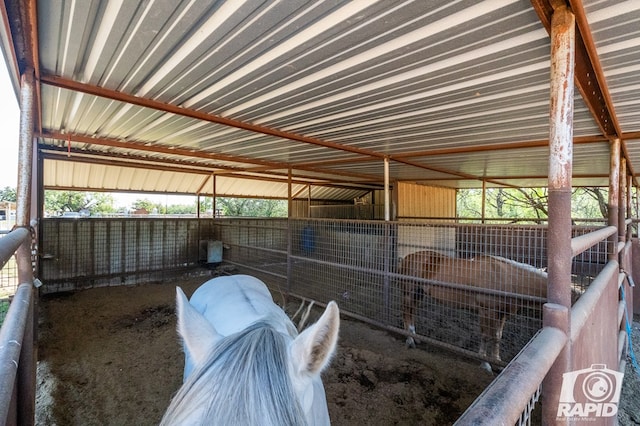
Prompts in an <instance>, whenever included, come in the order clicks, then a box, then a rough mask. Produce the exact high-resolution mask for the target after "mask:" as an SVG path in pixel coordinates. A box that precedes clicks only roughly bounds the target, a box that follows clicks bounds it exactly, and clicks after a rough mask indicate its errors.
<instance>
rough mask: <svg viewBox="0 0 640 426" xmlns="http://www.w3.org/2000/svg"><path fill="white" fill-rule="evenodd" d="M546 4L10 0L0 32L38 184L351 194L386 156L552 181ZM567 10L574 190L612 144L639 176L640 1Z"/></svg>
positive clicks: (398, 176)
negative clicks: (31, 106) (29, 88)
mask: <svg viewBox="0 0 640 426" xmlns="http://www.w3.org/2000/svg"><path fill="white" fill-rule="evenodd" d="M550 3H553V2H548V1H546V0H533V1H529V0H487V1H477V0H459V1H450V0H446V1H445V0H442V1H430V2H425V1H397V2H396V1H394V2H390V1H373V0H366V1H365V0H363V1H356V2H351V1H337V0H336V1H300V0H298V1H296V0H288V1H282V2H279V1H258V0H246V1H241V0H233V1H213V0H211V1H204V0H199V1H175V0H158V1H122V0H120V1H117V0H110V1H98V0H93V1H91V0H85V1H63V0H41V1H35V0H28V1H22V0H6V1H5V2H3V3H2V4H1V5H0V12H2V15H3V20H2V23H0V25H1V27H0V30H1V32H0V36H1V39H2V44H1V46H2V47H3V52H4V54H5V57H6V58H7V59H8V60H9V68H10V73H11V75H12V76H13V77H14V86H15V87H16V88H17V87H18V86H19V84H18V76H19V75H20V73H21V72H23V71H24V70H25V69H28V68H29V67H32V68H33V69H34V72H35V76H36V81H37V83H38V90H37V96H38V111H37V132H36V134H37V136H38V143H39V149H40V152H41V154H42V156H43V158H44V166H43V167H44V170H43V176H44V185H45V187H48V188H53V187H57V188H67V189H70V188H77V189H88V190H110V191H112V190H116V191H117V190H122V191H133V190H136V191H138V190H139V191H157V192H171V193H187V194H211V193H212V192H213V180H214V176H215V182H216V193H217V194H219V195H244V196H266V197H287V195H288V182H289V180H290V181H291V182H292V191H291V192H292V194H293V195H296V194H302V195H298V196H302V197H307V196H308V191H304V188H305V187H307V185H311V187H312V192H313V194H314V195H313V197H314V198H330V197H334V198H343V199H349V198H354V197H356V196H359V195H361V194H362V193H363V192H367V191H369V190H371V189H372V188H379V187H380V185H381V184H382V182H383V177H384V165H383V162H384V158H389V160H390V167H389V171H390V178H391V181H392V182H393V181H413V182H422V183H425V184H430V185H439V186H446V187H453V188H470V187H480V186H482V184H483V182H485V184H486V185H487V186H516V187H527V186H546V185H547V168H548V137H549V62H550V61H549V54H550V38H549V34H548V27H549V22H550V14H551V11H552V7H551V5H550ZM568 4H569V5H570V6H571V8H572V10H573V12H574V14H575V15H576V23H577V31H578V35H579V36H578V37H577V40H578V48H579V51H578V52H577V53H576V61H577V67H576V85H577V89H578V90H576V91H575V93H576V98H575V114H574V137H575V141H574V157H573V173H574V176H573V182H574V185H576V186H582V185H589V186H606V185H608V175H609V165H610V158H609V142H610V140H612V139H613V138H619V139H621V140H622V147H623V149H622V151H623V153H624V155H625V157H626V159H627V164H628V165H629V169H630V171H631V173H634V179H635V173H636V171H637V170H640V2H639V1H635V0H630V1H619V0H584V1H580V0H575V1H574V0H570V1H569V2H568ZM247 178H252V179H247ZM256 179H258V180H256ZM329 184H335V186H333V187H331V186H330V185H329Z"/></svg>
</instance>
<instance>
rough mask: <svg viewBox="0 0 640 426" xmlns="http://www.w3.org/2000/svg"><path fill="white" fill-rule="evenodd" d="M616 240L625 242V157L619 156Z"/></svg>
mask: <svg viewBox="0 0 640 426" xmlns="http://www.w3.org/2000/svg"><path fill="white" fill-rule="evenodd" d="M618 188H619V189H618V197H619V198H618V200H619V201H618V241H620V242H625V239H626V235H627V225H626V223H625V222H626V219H627V217H626V213H627V159H626V158H624V157H621V158H620V176H619V180H618Z"/></svg>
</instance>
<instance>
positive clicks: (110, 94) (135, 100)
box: [40, 74, 385, 158]
mask: <svg viewBox="0 0 640 426" xmlns="http://www.w3.org/2000/svg"><path fill="white" fill-rule="evenodd" d="M40 81H41V82H42V83H45V84H48V85H51V86H55V87H59V88H62V89H67V90H73V91H77V92H82V93H86V94H89V95H93V96H99V97H103V98H107V99H111V100H114V101H119V102H124V103H128V104H132V105H138V106H141V107H145V108H151V109H155V110H158V111H163V112H167V113H171V114H176V115H180V116H184V117H189V118H194V119H197V120H203V121H208V122H210V123H216V124H221V125H223V126H228V127H234V128H237V129H241V130H247V131H249V132H253V133H261V134H265V135H269V136H275V137H278V138H283V139H289V140H293V141H297V142H303V143H307V144H311V145H318V146H322V147H325V148H331V149H336V150H339V151H345V152H352V153H354V154H360V155H365V156H371V157H377V158H384V156H385V155H384V154H382V153H379V152H376V151H370V150H366V149H361V148H357V147H353V146H348V145H342V144H339V143H335V142H329V141H325V140H322V139H317V138H312V137H310V136H304V135H300V134H297V133H291V132H285V131H282V130H278V129H274V128H271V127H267V126H261V125H258V124H251V123H246V122H244V121H240V120H234V119H231V118H226V117H221V116H219V115H213V114H208V113H206V112H202V111H196V110H193V109H189V108H183V107H181V106H177V105H171V104H167V103H164V102H160V101H156V100H153V99H148V98H142V97H138V96H133V95H130V94H127V93H123V92H119V91H117V90H110V89H106V88H104V87H98V86H92V85H90V84H85V83H80V82H78V81H74V80H69V79H66V78H63V77H59V76H55V75H49V74H45V75H41V76H40Z"/></svg>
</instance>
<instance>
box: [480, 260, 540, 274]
mask: <svg viewBox="0 0 640 426" xmlns="http://www.w3.org/2000/svg"><path fill="white" fill-rule="evenodd" d="M483 256H487V257H490V258H492V259H495V260H497V261H499V262H504V263H508V264H510V265H513V266H516V267H518V268H520V269H525V270H527V271H530V272H533V273H536V274H538V275H539V276H541V277H544V278H547V273H546V272H545V271H543V270H542V269H540V268H536V267H535V266H533V265H529V264H528V263H522V262H517V261H515V260H513V259H509V258H506V257H502V256H495V255H492V254H485V255H483Z"/></svg>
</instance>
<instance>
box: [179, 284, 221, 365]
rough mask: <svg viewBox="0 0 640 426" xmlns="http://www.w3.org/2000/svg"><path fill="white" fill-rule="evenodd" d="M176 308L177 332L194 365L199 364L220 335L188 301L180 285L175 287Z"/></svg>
mask: <svg viewBox="0 0 640 426" xmlns="http://www.w3.org/2000/svg"><path fill="white" fill-rule="evenodd" d="M176 310H177V313H178V334H179V335H180V337H182V341H183V342H184V347H185V351H188V353H189V355H191V357H192V358H193V361H194V364H195V365H200V363H201V362H203V361H204V360H205V359H206V357H207V355H208V354H209V352H210V351H211V350H212V349H213V347H214V346H215V344H216V342H218V340H220V339H221V338H222V336H220V334H218V332H217V331H216V329H215V328H214V327H213V324H211V323H210V322H209V321H208V320H207V319H206V318H205V317H204V316H203V315H202V314H201V313H200V312H198V311H196V309H195V308H194V307H193V306H192V305H191V304H190V303H189V301H188V300H187V296H185V294H184V292H183V291H182V289H181V288H180V287H176Z"/></svg>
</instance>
